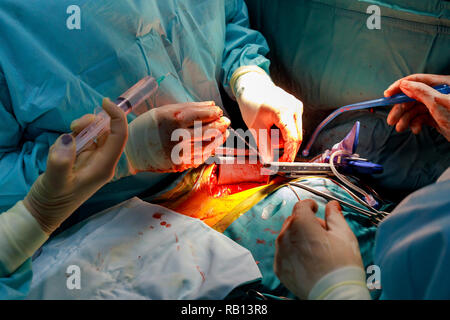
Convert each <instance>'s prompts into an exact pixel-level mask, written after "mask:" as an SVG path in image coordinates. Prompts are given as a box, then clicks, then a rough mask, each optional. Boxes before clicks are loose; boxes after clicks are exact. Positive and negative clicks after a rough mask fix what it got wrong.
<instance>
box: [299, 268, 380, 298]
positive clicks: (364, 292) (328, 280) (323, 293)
mask: <svg viewBox="0 0 450 320" xmlns="http://www.w3.org/2000/svg"><path fill="white" fill-rule="evenodd" d="M370 299H371V296H370V293H369V290H368V289H367V284H366V274H365V272H364V269H362V268H361V267H357V266H348V267H342V268H340V269H337V270H334V271H332V272H330V273H328V274H327V275H325V276H323V277H322V278H321V279H320V280H319V281H318V282H317V283H316V284H315V285H314V287H313V288H312V289H311V291H310V293H309V295H308V300H370Z"/></svg>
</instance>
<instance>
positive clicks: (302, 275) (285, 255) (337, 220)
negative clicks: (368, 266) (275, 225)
mask: <svg viewBox="0 0 450 320" xmlns="http://www.w3.org/2000/svg"><path fill="white" fill-rule="evenodd" d="M317 209H318V206H317V203H316V202H315V201H313V200H311V199H308V200H304V201H299V202H298V203H297V204H296V205H295V207H294V209H293V212H292V215H291V216H290V217H289V218H287V219H286V221H285V222H284V225H283V228H282V230H281V232H280V234H279V236H278V238H277V240H276V253H275V264H274V269H275V273H276V275H277V276H278V278H279V279H280V281H281V282H282V283H283V284H284V285H285V286H286V287H287V288H288V289H289V290H291V292H292V293H294V294H295V295H296V296H297V297H299V298H301V299H307V298H311V299H324V298H330V299H331V298H339V297H342V298H349V297H351V296H354V294H355V292H356V295H357V296H356V298H357V299H367V298H370V295H369V292H368V289H367V287H366V282H365V277H364V268H363V264H362V260H361V255H360V253H359V245H358V241H357V239H356V237H355V235H354V234H353V232H352V230H351V229H350V227H349V226H348V224H347V222H346V221H345V219H344V216H343V215H342V212H341V207H340V206H339V203H338V202H336V201H331V202H330V203H328V204H327V206H326V208H325V218H326V219H325V221H324V220H321V219H319V218H317V217H316V216H315V213H316V212H317ZM341 269H342V270H343V271H340V270H341ZM333 272H334V273H333ZM343 286H345V288H344V289H342V287H343ZM355 287H356V291H354V290H355ZM335 290H337V291H335ZM342 290H343V291H344V293H343V292H342ZM349 290H350V291H349ZM361 292H362V293H361Z"/></svg>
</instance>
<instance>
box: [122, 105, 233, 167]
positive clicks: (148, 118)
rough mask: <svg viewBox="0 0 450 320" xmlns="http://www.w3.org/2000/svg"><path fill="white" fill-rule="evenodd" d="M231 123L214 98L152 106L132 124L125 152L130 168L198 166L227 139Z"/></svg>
mask: <svg viewBox="0 0 450 320" xmlns="http://www.w3.org/2000/svg"><path fill="white" fill-rule="evenodd" d="M229 125H230V120H229V119H228V118H226V117H223V111H222V110H221V109H220V108H219V107H217V106H215V103H214V102H189V103H180V104H173V105H166V106H162V107H158V108H155V109H152V110H149V111H147V112H146V113H144V114H142V115H140V116H139V117H138V118H136V119H135V120H134V121H133V122H132V123H131V124H130V126H129V139H128V143H127V145H126V147H125V154H126V156H127V159H128V163H129V167H130V171H131V172H132V173H136V172H140V171H152V172H180V171H184V170H186V169H189V168H195V167H198V166H200V165H201V164H203V163H204V162H205V160H206V159H208V158H209V157H210V156H211V155H212V154H213V152H214V150H215V149H216V148H217V147H219V146H221V145H222V144H223V143H224V142H225V140H226V139H227V137H228V135H229V133H228V132H227V128H228V126H229Z"/></svg>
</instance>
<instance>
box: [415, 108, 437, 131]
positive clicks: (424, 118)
mask: <svg viewBox="0 0 450 320" xmlns="http://www.w3.org/2000/svg"><path fill="white" fill-rule="evenodd" d="M424 124H426V125H429V126H431V127H435V128H436V127H437V124H436V122H435V121H434V119H433V118H432V117H431V115H430V114H429V113H426V114H419V115H418V116H416V117H415V118H414V119H412V120H411V125H410V127H411V131H412V132H413V133H414V134H419V133H420V132H421V131H422V126H423V125H424Z"/></svg>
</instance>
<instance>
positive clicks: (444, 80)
mask: <svg viewBox="0 0 450 320" xmlns="http://www.w3.org/2000/svg"><path fill="white" fill-rule="evenodd" d="M403 80H409V81H416V82H422V83H425V84H427V85H429V86H432V87H433V86H436V85H439V84H448V85H450V76H443V75H437V74H422V73H418V74H412V75H409V76H407V77H404V78H401V79H399V80H397V81H395V82H394V83H393V84H391V85H390V86H389V88H387V89H386V91H385V92H384V96H385V97H390V96H393V95H394V94H397V93H400V92H401V91H402V90H401V88H400V83H401V82H402V81H403Z"/></svg>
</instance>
